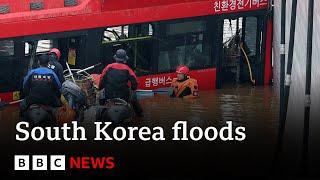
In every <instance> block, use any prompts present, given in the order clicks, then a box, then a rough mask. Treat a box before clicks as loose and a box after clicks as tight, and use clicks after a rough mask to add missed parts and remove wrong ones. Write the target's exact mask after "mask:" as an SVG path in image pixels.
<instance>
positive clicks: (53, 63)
mask: <svg viewBox="0 0 320 180" xmlns="http://www.w3.org/2000/svg"><path fill="white" fill-rule="evenodd" d="M48 54H49V65H48V67H49V68H50V69H52V70H53V72H55V73H56V75H57V76H58V78H59V80H60V82H61V84H62V83H63V82H64V81H65V78H64V76H63V67H62V65H61V64H60V62H59V60H60V58H61V52H60V50H59V49H57V48H52V49H51V50H50V51H49V53H48Z"/></svg>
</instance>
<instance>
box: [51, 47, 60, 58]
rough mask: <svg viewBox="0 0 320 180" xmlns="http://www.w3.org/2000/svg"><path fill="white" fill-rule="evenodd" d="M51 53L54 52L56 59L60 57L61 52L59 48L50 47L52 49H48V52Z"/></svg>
mask: <svg viewBox="0 0 320 180" xmlns="http://www.w3.org/2000/svg"><path fill="white" fill-rule="evenodd" d="M51 53H55V54H56V55H57V57H58V59H60V57H61V52H60V51H59V49H57V48H52V49H51V50H50V51H49V54H51Z"/></svg>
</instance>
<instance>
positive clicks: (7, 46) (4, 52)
mask: <svg viewBox="0 0 320 180" xmlns="http://www.w3.org/2000/svg"><path fill="white" fill-rule="evenodd" d="M13 55H14V41H12V40H2V41H0V56H13Z"/></svg>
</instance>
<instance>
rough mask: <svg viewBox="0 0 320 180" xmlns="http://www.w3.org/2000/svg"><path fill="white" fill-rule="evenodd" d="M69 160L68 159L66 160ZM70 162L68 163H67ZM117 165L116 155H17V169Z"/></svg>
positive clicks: (56, 168)
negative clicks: (67, 156)
mask: <svg viewBox="0 0 320 180" xmlns="http://www.w3.org/2000/svg"><path fill="white" fill-rule="evenodd" d="M66 160H67V161H66ZM67 162H68V163H67ZM114 167H115V162H114V157H112V156H105V157H91V156H71V157H69V158H67V159H66V156H65V155H48V156H47V155H30V156H29V155H15V156H14V170H15V171H29V170H33V171H46V170H51V171H65V170H66V168H69V169H83V170H85V169H108V170H111V169H113V168H114Z"/></svg>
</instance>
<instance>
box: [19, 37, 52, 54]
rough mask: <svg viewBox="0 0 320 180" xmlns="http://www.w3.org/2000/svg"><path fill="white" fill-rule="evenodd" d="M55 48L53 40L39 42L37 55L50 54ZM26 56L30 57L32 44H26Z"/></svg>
mask: <svg viewBox="0 0 320 180" xmlns="http://www.w3.org/2000/svg"><path fill="white" fill-rule="evenodd" d="M52 46H53V41H52V40H39V41H38V44H37V53H44V52H48V51H49V50H50V49H51V48H52ZM25 54H26V55H29V54H30V44H29V43H27V42H26V43H25Z"/></svg>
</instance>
